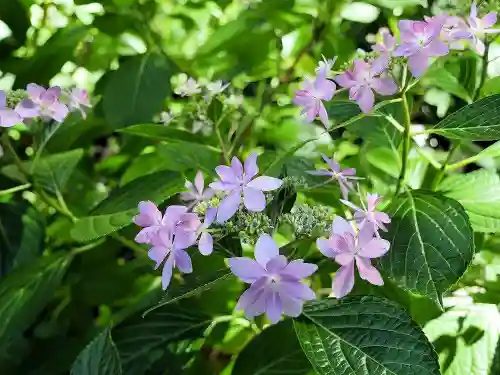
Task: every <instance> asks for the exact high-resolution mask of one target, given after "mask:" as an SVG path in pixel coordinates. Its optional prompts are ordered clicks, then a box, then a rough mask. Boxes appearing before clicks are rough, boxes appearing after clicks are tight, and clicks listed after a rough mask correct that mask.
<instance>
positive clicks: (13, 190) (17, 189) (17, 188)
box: [0, 184, 31, 196]
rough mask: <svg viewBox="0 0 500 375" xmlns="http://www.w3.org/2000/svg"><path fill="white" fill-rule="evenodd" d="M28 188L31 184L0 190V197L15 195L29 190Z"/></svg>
mask: <svg viewBox="0 0 500 375" xmlns="http://www.w3.org/2000/svg"><path fill="white" fill-rule="evenodd" d="M30 187H31V184H24V185H19V186H15V187H13V188H10V189H6V190H0V196H2V195H7V194H12V193H16V192H18V191H22V190H26V189H29V188H30Z"/></svg>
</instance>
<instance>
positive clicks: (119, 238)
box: [110, 233, 147, 257]
mask: <svg viewBox="0 0 500 375" xmlns="http://www.w3.org/2000/svg"><path fill="white" fill-rule="evenodd" d="M110 237H112V238H114V239H115V240H117V241H118V242H120V243H121V244H122V245H124V246H125V247H128V248H129V249H130V250H132V251H133V252H134V253H135V254H136V255H138V256H141V257H142V256H144V254H146V252H147V250H146V249H144V248H142V247H141V246H139V245H138V244H136V243H135V242H134V241H131V240H129V239H128V238H125V237H123V236H120V235H119V234H117V233H111V234H110Z"/></svg>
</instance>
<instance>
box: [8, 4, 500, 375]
mask: <svg viewBox="0 0 500 375" xmlns="http://www.w3.org/2000/svg"><path fill="white" fill-rule="evenodd" d="M428 3H429V4H428ZM428 3H427V2H426V1H425V0H371V1H363V2H362V1H357V2H355V1H350V0H325V1H319V0H318V1H315V0H264V1H261V2H258V1H251V0H234V1H230V0H220V1H205V0H196V1H195V0H184V1H167V0H102V1H100V2H95V1H92V0H74V3H73V2H72V1H71V0H68V1H63V0H60V1H32V0H2V1H0V19H1V20H2V21H3V23H2V24H0V37H1V38H2V39H1V40H0V70H1V72H2V76H1V78H0V88H2V89H10V88H13V89H17V88H24V87H25V85H26V84H27V83H30V82H36V83H38V84H42V85H49V84H51V85H56V84H57V85H61V86H64V87H70V86H78V87H81V88H86V89H87V90H89V91H90V92H91V96H92V101H93V105H94V110H93V111H92V112H91V113H90V114H89V116H88V117H87V119H86V120H82V119H80V118H79V117H70V118H69V119H68V120H67V121H65V123H64V124H63V125H62V126H56V125H54V124H51V125H49V126H47V129H46V130H44V131H43V132H42V133H41V134H39V135H36V136H35V137H33V134H32V133H31V132H30V130H29V128H17V127H16V129H12V130H10V131H9V136H10V137H11V138H12V139H13V140H14V141H15V147H16V150H17V152H18V154H19V155H21V156H22V157H23V159H24V158H28V157H32V156H33V153H34V149H33V147H32V145H33V142H35V144H37V145H40V144H43V145H44V147H45V150H46V152H47V154H46V155H49V154H50V156H44V157H43V163H42V164H41V166H40V168H39V170H38V169H37V171H35V174H36V181H37V186H36V189H35V190H33V191H29V192H28V191H26V192H24V193H23V192H22V191H20V192H15V193H12V191H11V190H10V189H12V188H14V187H16V186H18V185H19V184H20V183H23V182H25V181H22V176H20V175H19V173H18V172H17V171H16V169H15V168H14V167H13V165H12V162H13V160H11V159H10V158H9V157H8V156H5V157H3V158H2V159H0V165H1V166H2V169H1V172H2V173H1V174H0V193H1V195H0V224H1V225H0V229H1V232H0V322H1V323H0V369H1V370H2V371H1V373H2V374H23V375H25V374H26V375H32V374H33V375H34V374H36V375H45V374H47V375H49V374H50V375H57V374H65V373H69V371H70V369H72V370H71V371H72V373H74V374H77V375H80V374H91V373H92V372H91V370H90V368H91V366H95V365H96V364H95V362H94V363H93V364H89V362H88V361H87V362H86V358H93V359H94V360H95V361H97V363H99V364H100V365H101V370H100V371H102V372H100V373H102V374H119V373H122V372H123V373H124V374H133V375H142V374H144V375H160V374H180V373H183V374H226V375H229V374H231V373H233V374H238V375H246V374H249V375H250V374H261V375H262V374H276V373H278V371H281V372H280V373H284V374H308V373H312V368H311V366H310V364H309V362H308V361H307V359H306V358H305V356H304V355H303V354H302V351H301V349H300V347H299V346H298V342H297V340H296V338H295V334H294V333H293V330H292V329H291V326H290V324H289V322H285V323H282V324H279V325H277V326H275V327H271V328H268V329H266V330H265V331H264V332H263V333H262V334H260V335H258V336H255V334H256V332H259V331H260V329H261V326H262V324H263V322H260V321H257V322H256V324H253V323H250V322H248V321H247V320H245V319H243V318H241V317H239V316H235V315H232V312H233V309H234V305H235V301H236V299H237V297H238V296H239V294H240V293H241V291H242V285H240V284H238V283H235V282H234V280H233V279H231V278H230V277H229V276H228V275H226V274H223V273H221V274H220V277H219V278H218V279H220V280H218V282H217V285H216V287H214V288H213V289H210V290H206V291H204V292H203V293H202V294H198V295H195V296H193V297H191V298H187V299H183V300H182V301H180V302H179V303H178V304H170V305H167V306H165V307H162V308H159V309H157V310H154V311H152V312H151V313H149V314H147V315H146V316H145V317H144V318H143V317H142V314H143V312H144V311H145V310H147V309H148V308H149V307H151V306H152V305H154V304H156V303H157V302H158V300H159V299H160V297H161V296H162V292H161V290H160V285H159V280H158V277H157V274H155V273H154V272H152V265H151V262H150V260H149V259H148V258H147V255H146V252H145V249H144V248H141V247H139V246H137V245H135V244H134V243H133V242H132V239H133V237H134V235H135V230H136V228H134V227H133V226H130V225H128V223H129V222H130V218H131V214H133V213H134V212H135V207H136V204H137V202H138V201H139V200H141V199H143V198H144V195H145V194H148V195H149V196H156V197H157V199H158V200H160V201H162V200H164V199H165V198H168V197H170V196H171V195H173V194H174V193H175V192H177V191H179V189H180V188H181V187H182V185H183V182H184V177H183V176H184V175H186V176H188V177H192V176H193V175H194V172H195V170H194V169H193V168H199V169H202V170H203V171H204V172H206V173H207V174H210V173H213V167H214V166H216V165H218V164H219V161H220V158H219V155H218V153H217V152H215V151H214V150H213V149H212V148H210V147H207V146H206V145H207V144H210V145H215V144H216V141H215V140H214V136H213V135H208V136H200V135H190V134H187V135H186V133H183V132H176V131H175V129H173V130H169V129H171V126H169V127H164V128H162V130H161V131H160V132H159V134H157V135H155V136H151V134H149V135H147V136H144V134H142V136H141V131H140V130H137V129H136V131H135V134H133V133H134V131H131V130H130V128H129V130H128V131H127V132H121V131H120V130H121V129H124V128H125V127H127V126H129V125H135V124H153V123H154V122H157V123H159V122H160V121H159V117H158V116H159V114H160V112H161V111H163V110H174V112H177V113H181V112H182V110H183V109H184V107H185V106H187V105H189V104H186V101H184V100H181V99H180V97H179V96H178V95H176V94H175V93H174V92H173V89H172V87H174V86H175V85H176V80H178V79H182V78H183V76H182V75H181V76H179V74H185V75H188V76H192V77H195V78H197V79H201V80H202V81H203V80H205V81H206V82H208V81H214V80H218V79H222V80H225V81H230V82H231V87H230V88H229V89H228V90H229V92H230V93H232V94H234V95H243V96H244V101H243V104H242V105H241V106H240V107H239V108H238V109H237V111H236V113H234V114H233V116H232V117H230V120H231V121H229V120H228V121H226V123H224V126H226V127H227V129H231V127H232V126H233V125H234V124H236V125H237V129H240V130H239V131H240V132H241V133H238V134H240V135H239V136H240V137H241V142H242V143H245V145H246V147H245V150H244V152H245V153H246V152H248V151H249V150H252V149H256V150H266V155H267V157H268V163H269V161H272V160H273V158H275V157H276V155H287V154H286V151H288V150H290V149H292V148H293V147H294V146H295V145H298V144H300V142H302V141H305V140H307V139H310V138H311V137H318V139H317V140H315V141H313V142H309V143H308V144H307V145H305V146H304V147H302V148H300V149H299V150H298V152H297V153H296V154H295V156H291V154H290V155H288V156H289V158H288V159H287V166H288V167H287V168H288V172H289V173H290V174H291V175H296V176H297V177H304V176H303V171H305V170H306V169H308V168H306V167H310V168H309V169H312V168H313V167H314V164H315V163H316V162H317V161H318V160H317V150H321V151H323V152H325V153H329V154H331V153H332V152H333V151H334V150H335V151H336V152H337V155H338V156H339V157H340V159H342V160H343V163H345V165H348V166H355V167H356V168H358V171H359V172H360V174H361V175H362V176H368V175H369V176H370V182H371V184H372V187H373V190H374V191H378V192H379V193H381V194H389V193H390V190H391V186H393V185H394V183H395V181H396V179H397V177H398V173H399V163H400V161H399V159H398V158H399V156H398V153H397V147H398V144H399V139H398V134H392V133H391V134H388V133H387V132H385V134H382V135H381V134H380V133H378V132H377V131H374V130H373V129H375V128H376V127H378V128H379V129H380V128H383V129H385V128H386V126H387V124H385V123H381V122H380V121H378V120H377V119H364V120H363V121H358V122H357V123H354V124H353V125H352V126H351V127H350V128H349V129H348V131H346V130H344V129H338V130H335V131H332V132H331V133H330V134H322V131H323V129H321V127H320V126H318V125H317V124H316V125H314V126H313V125H304V123H303V121H302V120H301V119H300V118H299V117H298V116H297V115H298V110H297V108H295V107H293V106H292V105H291V98H292V97H293V93H294V91H295V89H297V87H298V82H299V81H300V80H301V79H302V77H303V76H304V75H307V74H311V73H312V72H313V70H314V67H315V66H316V63H317V61H318V60H319V59H320V57H321V55H322V54H323V55H325V56H326V57H332V56H338V58H339V60H338V61H339V62H340V64H341V65H342V64H344V63H347V62H349V61H350V60H351V59H352V57H353V56H354V54H355V52H356V49H359V48H360V49H365V50H368V49H369V45H370V43H369V38H370V37H368V40H367V38H366V36H367V35H370V34H375V33H376V32H377V30H378V29H379V27H382V26H387V25H389V26H391V27H394V25H395V24H396V22H397V20H398V18H399V17H401V16H402V15H404V16H405V17H407V18H422V17H423V16H424V15H426V14H430V9H434V10H438V9H448V10H451V11H452V12H457V13H462V14H463V12H464V11H465V10H466V9H468V8H469V5H470V4H469V3H468V1H460V0H456V1H454V2H453V1H451V0H450V1H444V0H438V1H428ZM492 4H493V3H492ZM498 56H500V45H499V44H496V43H493V44H492V46H491V47H490V53H489V55H487V59H488V60H489V64H488V69H487V70H483V69H482V63H484V61H481V57H479V56H476V55H475V54H473V53H465V54H463V55H461V57H460V58H457V57H456V56H451V57H449V58H446V59H443V60H442V62H440V64H438V65H434V66H433V67H432V68H431V69H430V70H429V72H428V73H427V74H426V76H425V77H424V78H423V79H422V81H421V83H420V84H419V85H418V86H417V87H415V88H414V90H413V91H412V94H413V95H412V97H413V108H414V111H413V112H414V115H413V118H412V120H413V122H414V123H415V124H424V125H432V124H435V123H437V122H438V121H439V120H440V119H441V118H443V117H444V116H445V115H446V114H448V113H451V112H454V111H455V110H457V109H459V108H461V107H463V106H464V105H466V104H468V103H470V102H471V101H472V99H476V98H478V97H482V96H486V95H491V94H495V93H500V80H499V79H498V77H497V76H498V74H499V73H500V60H497V57H498ZM179 77H180V78H179ZM483 83H484V84H483ZM478 86H481V87H482V89H481V90H480V91H477V90H476V88H477V87H478ZM220 110H221V109H220V108H217V107H216V106H215V105H214V106H213V107H210V108H209V109H208V112H207V114H206V115H207V116H208V119H209V120H212V121H216V120H217V118H218V116H220ZM352 110H353V109H352V106H351V107H350V106H346V105H345V103H342V102H337V103H336V102H334V103H333V104H332V105H331V108H329V112H330V116H331V117H332V118H333V120H334V121H335V122H337V123H340V122H342V121H344V120H346V119H349V118H350V117H352V116H353V112H352ZM393 115H394V116H395V117H397V116H398V114H397V113H393ZM183 121H186V123H185V126H186V128H188V129H190V128H191V124H190V121H191V122H192V121H193V118H189V117H187V118H183ZM382 122H383V121H382ZM238 126H239V128H238ZM237 131H238V130H237ZM424 138H425V137H424ZM33 139H34V141H33ZM186 141H187V142H186ZM420 141H421V142H424V143H423V147H421V148H420V149H419V152H417V151H416V150H415V152H413V153H412V154H411V159H410V160H411V163H410V167H411V168H410V171H409V173H408V174H407V181H408V183H409V184H410V185H411V186H412V187H423V188H430V187H431V183H432V181H433V178H434V176H435V175H436V173H438V170H437V169H436V168H434V166H433V165H432V160H438V161H441V162H442V161H443V160H444V159H445V158H446V152H445V151H447V150H448V148H449V141H447V140H446V139H445V138H443V137H440V136H437V135H433V136H432V137H430V138H426V139H422V140H420ZM485 149H487V151H485V152H483V153H481V154H480V155H481V157H477V156H475V155H477V154H478V153H479V152H480V151H482V150H485ZM499 149H500V147H499V146H498V144H497V143H495V142H493V141H482V142H463V143H462V144H461V146H460V148H459V150H458V152H457V153H455V154H454V159H453V160H452V162H456V161H460V160H464V159H465V160H467V158H470V157H474V159H473V160H472V161H471V162H470V163H465V164H466V165H465V164H464V167H463V168H457V170H456V171H458V172H473V173H471V174H468V175H467V177H466V179H465V180H464V179H463V178H457V177H456V176H460V175H459V174H455V178H456V180H445V182H444V183H443V187H442V189H443V190H445V191H446V190H447V189H450V191H449V192H448V194H449V196H451V197H453V198H455V199H457V200H459V201H461V202H462V204H464V206H465V208H466V209H468V213H469V216H470V217H471V221H472V224H473V226H474V229H475V231H476V232H477V233H476V252H477V254H476V257H475V260H474V262H473V264H472V265H471V266H470V267H469V270H468V271H467V273H466V275H465V276H464V277H463V278H462V279H461V280H460V282H459V283H458V284H457V285H455V286H454V287H453V290H450V291H449V292H448V293H447V296H446V297H445V306H446V307H447V308H449V309H450V310H449V311H446V312H442V311H439V309H438V308H437V307H436V306H435V305H434V304H433V303H432V301H430V300H424V299H418V298H417V297H415V296H412V295H410V294H405V295H400V294H399V295H398V294H397V293H399V292H400V291H399V290H396V291H395V289H391V285H390V284H389V285H387V286H386V287H384V288H382V289H381V290H382V291H379V292H373V291H371V292H370V293H375V294H376V293H379V294H382V295H389V296H391V298H393V299H395V300H398V301H399V302H400V303H401V304H403V305H404V306H405V307H406V308H407V310H408V311H409V312H410V314H411V315H412V317H413V319H414V320H415V321H417V322H418V323H419V324H421V325H425V332H426V334H427V335H428V337H429V338H430V340H431V341H432V342H433V343H434V345H435V347H436V350H437V352H438V353H439V355H440V361H441V366H442V370H443V372H444V373H445V374H464V375H469V374H471V375H476V374H477V375H479V374H481V375H483V374H498V371H500V370H499V367H496V366H499V364H498V358H499V357H500V354H499V353H500V349H498V348H497V347H499V346H500V345H499V344H498V343H499V341H498V337H499V334H500V325H499V322H500V316H499V313H498V309H497V305H498V303H499V301H500V281H499V274H500V257H499V250H500V249H499V244H500V242H499V241H500V239H499V238H498V235H495V234H492V233H496V232H498V231H499V230H500V216H499V214H498V212H500V211H499V210H498V209H499V208H500V191H499V189H500V187H499V186H500V185H499V181H500V180H499V177H498V174H497V170H498V167H499V163H498V156H499V155H500V152H499V151H498V150H499ZM429 155H431V158H429V157H428V156H429ZM262 159H265V158H264V156H263V157H262ZM262 163H264V165H265V163H266V161H265V160H263V161H262ZM476 170H478V171H476ZM450 178H451V179H453V178H454V177H450ZM134 181H135V183H136V185H134V189H132V190H130V189H129V190H127V191H126V192H123V191H124V190H123V189H121V187H122V186H124V185H126V184H128V183H134ZM128 186H129V187H130V185H128ZM451 187H454V188H453V189H452V188H451ZM110 192H112V193H111V195H110V197H111V198H112V199H111V201H110V200H108V201H106V202H104V203H103V204H100V202H101V201H102V200H103V199H105V198H106V197H107V196H108V194H109V193H110ZM60 195H63V196H64V202H65V204H66V205H67V206H68V207H69V209H70V210H71V212H72V213H73V214H74V215H76V216H78V217H83V218H84V219H83V220H81V221H80V223H79V225H78V226H74V225H73V223H72V221H71V219H70V218H68V217H65V216H63V215H59V214H58V213H57V212H55V210H54V209H53V208H52V207H51V205H50V204H47V201H49V202H54V201H55V205H56V206H57V205H59V206H60V208H61V209H62V210H63V211H64V207H63V206H62V205H61V202H60V200H59V196H60ZM338 197H339V192H338V190H337V191H334V192H333V193H332V192H331V191H328V190H326V189H321V188H318V189H315V190H313V191H309V192H307V193H302V194H300V196H299V199H301V200H302V201H303V202H308V203H310V204H316V203H322V204H328V205H331V206H333V207H335V208H337V209H340V207H339V203H338ZM175 199H176V198H175V197H174V198H171V199H170V200H167V202H166V203H168V202H174V201H175ZM103 228H104V229H103ZM116 229H120V231H118V232H115V230H116ZM106 234H109V235H108V236H104V237H103V236H102V235H106ZM84 243H85V244H84ZM232 248H233V250H234V243H233V244H232ZM194 263H195V264H194V267H195V269H196V270H197V273H198V274H200V275H203V274H207V275H213V274H214V272H218V271H219V270H220V269H221V268H223V266H224V260H223V258H222V257H221V256H217V255H214V256H212V257H210V258H203V259H201V257H199V258H196V259H194ZM332 271H333V270H331V269H324V270H323V271H322V273H321V275H320V276H319V277H318V279H317V280H315V281H314V282H315V283H316V286H317V287H318V288H319V289H320V291H323V295H325V296H326V295H327V294H328V293H329V289H328V288H329V278H328V274H329V272H332ZM193 282H194V283H195V284H197V283H199V280H195V281H193ZM176 283H177V285H176V286H175V287H174V291H173V292H172V293H174V295H173V296H174V297H175V293H179V294H182V292H180V291H182V290H183V289H182V288H185V287H186V285H185V283H186V281H185V280H184V281H183V280H180V279H178V280H176ZM183 283H184V284H183ZM188 287H189V285H188ZM363 287H365V288H366V287H367V286H366V285H363V284H361V286H360V287H359V288H360V290H358V291H357V293H366V292H367V291H366V290H363ZM175 288H177V289H175ZM170 297H171V296H170ZM111 325H113V329H110V328H109V327H110V326H111ZM97 335H98V336H97ZM111 336H112V338H113V341H111V339H110V337H111ZM254 336H255V337H256V339H255V340H254V341H250V340H251V339H252V337H254ZM96 337H97V338H96ZM94 338H96V339H95V340H96V341H94V342H93V345H92V346H91V347H87V349H86V346H87V345H88V343H89V342H90V341H91V340H93V339H94ZM92 350H94V351H95V352H94V353H92V352H91V351H92ZM82 351H83V352H82ZM77 358H78V360H77ZM99 358H100V360H99ZM120 362H121V364H120ZM89 366H90V367H89ZM89 371H90V372H89ZM93 374H94V375H95V372H94V373H93Z"/></svg>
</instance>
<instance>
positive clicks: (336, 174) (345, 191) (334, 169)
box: [307, 154, 359, 199]
mask: <svg viewBox="0 0 500 375" xmlns="http://www.w3.org/2000/svg"><path fill="white" fill-rule="evenodd" d="M321 157H322V158H323V160H324V161H325V163H326V164H327V165H328V168H329V169H320V170H318V171H308V172H307V173H309V174H311V175H313V176H329V177H331V178H333V179H335V180H337V182H338V183H339V186H340V191H341V193H342V196H343V197H344V199H347V196H348V195H349V190H353V186H352V183H351V182H350V181H349V180H359V177H356V176H355V174H356V169H354V168H346V169H342V168H340V164H339V163H337V162H335V160H333V158H332V159H329V158H328V156H326V155H325V154H321Z"/></svg>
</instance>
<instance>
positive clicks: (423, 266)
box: [377, 190, 474, 302]
mask: <svg viewBox="0 0 500 375" xmlns="http://www.w3.org/2000/svg"><path fill="white" fill-rule="evenodd" d="M390 215H391V218H392V221H391V224H390V226H389V232H388V233H384V234H383V237H384V238H385V239H387V240H388V241H390V243H391V248H390V250H389V252H388V254H387V255H385V256H384V257H382V258H380V259H379V261H378V262H377V263H378V265H379V266H380V268H381V270H382V271H384V272H385V273H386V274H387V275H388V276H389V277H391V278H392V279H393V281H395V282H396V283H397V284H398V285H400V286H402V287H403V288H405V289H408V290H410V291H412V292H414V293H417V294H421V295H425V296H428V297H429V298H431V299H433V300H434V301H437V302H440V301H441V295H442V293H443V292H444V291H446V290H447V289H448V288H449V287H450V286H452V285H453V284H454V283H456V282H457V281H458V279H459V278H460V277H461V276H462V274H463V273H464V272H465V270H466V268H467V266H468V265H469V263H470V262H471V260H472V257H473V255H474V238H473V232H472V227H471V225H470V222H469V218H468V216H467V213H466V212H465V210H464V208H463V207H462V206H461V205H460V203H458V202H457V201H455V200H453V199H450V198H447V197H445V196H443V195H440V194H437V193H432V192H429V191H425V190H412V191H406V192H404V193H403V194H401V195H400V196H398V197H397V198H396V199H395V200H394V201H393V204H392V206H391V208H390Z"/></svg>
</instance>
